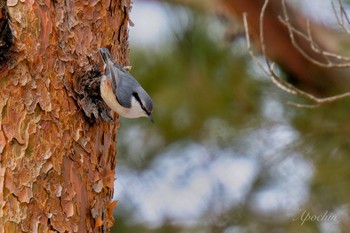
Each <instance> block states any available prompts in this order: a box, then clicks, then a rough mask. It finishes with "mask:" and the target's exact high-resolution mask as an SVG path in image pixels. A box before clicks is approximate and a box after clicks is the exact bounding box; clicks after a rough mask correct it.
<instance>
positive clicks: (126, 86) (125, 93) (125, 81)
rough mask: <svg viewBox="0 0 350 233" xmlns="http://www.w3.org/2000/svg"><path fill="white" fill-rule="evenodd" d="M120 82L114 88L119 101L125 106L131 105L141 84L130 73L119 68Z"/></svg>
mask: <svg viewBox="0 0 350 233" xmlns="http://www.w3.org/2000/svg"><path fill="white" fill-rule="evenodd" d="M118 75H119V79H118V80H119V83H118V84H116V85H115V87H116V88H113V90H114V94H115V95H116V96H117V99H118V102H119V103H120V105H122V106H123V107H125V108H130V107H131V97H132V96H133V94H134V92H135V91H136V89H137V88H138V87H140V84H139V83H138V82H137V81H136V79H134V78H133V77H132V76H131V75H130V74H129V73H126V72H123V71H120V70H118ZM135 88H136V89H135Z"/></svg>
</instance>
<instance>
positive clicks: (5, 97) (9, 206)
mask: <svg viewBox="0 0 350 233" xmlns="http://www.w3.org/2000/svg"><path fill="white" fill-rule="evenodd" d="M0 5H1V8H2V11H1V14H0V29H1V32H0V65H1V67H0V233H1V232H50V231H54V232H108V231H109V228H110V226H111V225H112V224H113V215H112V212H113V208H114V207H115V205H116V202H111V198H112V196H113V183H114V174H115V166H116V157H115V156H116V134H117V128H118V126H119V122H118V120H117V118H116V116H114V115H113V116H112V118H113V119H115V120H112V121H106V120H105V119H106V118H107V117H100V116H99V115H98V114H92V115H90V116H89V114H87V115H86V113H87V112H90V113H101V115H103V114H102V113H104V114H105V113H106V109H105V106H102V107H101V106H100V107H99V106H98V105H99V104H100V102H99V96H98V95H97V94H98V93H97V94H96V91H97V92H98V88H97V89H96V88H92V89H91V90H90V89H89V88H88V86H86V88H85V87H84V88H81V87H80V86H79V85H81V83H82V82H80V81H79V80H81V79H86V78H88V77H90V76H91V77H92V78H95V80H97V81H98V78H99V76H98V74H99V71H98V70H99V69H98V68H97V67H99V66H98V65H97V64H99V62H100V58H99V56H98V54H97V49H98V48H99V47H106V46H107V47H110V48H111V49H112V55H114V57H115V58H116V60H117V61H118V62H119V63H121V64H127V63H128V54H129V51H128V32H127V24H128V12H129V9H130V1H128V0H117V1H108V0H106V1H103V0H102V1H96V0H91V1H78V0H77V1H73V0H56V1H49V0H42V1H34V0H28V1H22V0H21V1H18V0H8V1H4V0H0ZM7 19H8V23H9V28H11V30H8V32H10V33H11V34H12V36H11V34H8V32H4V30H5V28H6V27H4V26H3V24H6V22H7ZM4 35H5V36H4ZM6 38H7V39H6ZM9 38H10V40H9ZM6 41H10V42H11V41H12V42H11V43H7V44H6ZM4 45H7V47H4ZM6 48H7V49H6ZM82 77H83V78H82ZM92 86H93V87H95V86H96V85H92ZM89 96H90V97H89ZM87 100H88V101H87ZM96 103H98V104H96ZM94 104H95V105H96V106H95V105H94ZM94 107H96V108H97V110H96V109H95V110H94V109H93V108H94ZM82 109H84V111H83V110H82ZM86 109H87V110H86Z"/></svg>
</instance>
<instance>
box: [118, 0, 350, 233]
mask: <svg viewBox="0 0 350 233" xmlns="http://www.w3.org/2000/svg"><path fill="white" fill-rule="evenodd" d="M189 2H191V1H189ZM204 2H206V1H203V4H204ZM288 3H289V4H291V5H292V6H293V7H294V9H296V10H297V12H299V13H300V14H303V15H305V16H306V17H309V18H310V19H312V20H314V21H316V22H317V23H320V24H322V25H325V26H327V27H331V28H332V30H333V27H334V26H335V25H336V17H335V16H334V12H333V10H332V5H331V1H328V0H317V1H316V0H312V1H304V2H303V1H296V0H294V1H288ZM344 7H345V9H347V5H346V3H344ZM131 21H132V22H133V23H134V26H133V27H130V52H131V53H130V63H131V65H132V70H131V73H132V74H133V75H134V76H135V77H136V78H137V79H138V80H139V82H140V83H141V84H142V85H143V87H144V88H145V89H146V90H147V91H148V92H149V94H150V95H151V96H152V98H153V101H154V113H153V114H154V119H155V124H151V123H150V122H149V121H147V119H137V120H130V119H123V118H122V119H121V127H120V129H119V132H118V157H117V159H118V164H117V174H116V182H115V199H116V200H118V206H117V208H116V211H115V218H116V221H115V225H114V227H113V229H112V232H118V233H128V232H133V233H150V232H158V233H248V232H262V233H265V232H267V233H283V232H303V233H308V232H322V233H337V232H349V229H350V214H349V210H350V208H349V203H350V185H349V184H350V169H349V167H350V121H349V119H350V111H349V107H350V100H349V99H343V100H340V101H337V102H334V103H331V104H327V105H322V106H321V107H318V108H314V109H307V108H297V107H295V106H291V105H288V104H287V102H288V101H295V102H302V103H303V102H305V100H303V99H302V98H299V97H295V96H291V95H290V94H288V93H285V92H283V91H282V90H280V89H279V88H277V87H276V86H275V85H274V84H273V83H272V82H271V81H270V79H269V77H267V76H266V74H264V73H263V72H262V70H261V68H260V67H258V66H257V65H256V64H255V62H254V61H253V60H252V58H251V57H250V56H249V54H248V51H247V45H246V40H245V37H244V33H242V29H241V26H240V24H239V22H237V24H229V25H228V24H227V20H226V19H225V18H224V17H223V16H222V15H219V14H216V13H213V12H211V11H210V10H208V9H204V7H202V6H201V5H192V4H186V1H183V2H181V1H179V2H176V3H174V2H164V1H141V0H134V4H133V8H132V11H131ZM334 30H337V29H334ZM228 34H229V35H230V36H228ZM348 48H349V47H348ZM348 48H347V47H346V46H345V45H344V48H343V49H344V50H346V49H348ZM279 74H281V76H283V77H287V76H288V71H285V70H283V69H281V70H280V71H279ZM320 82H322V79H320ZM347 82H350V81H347ZM325 85H328V84H327V83H326V84H325ZM131 141H132V143H131ZM308 216H309V218H308ZM320 216H324V218H322V219H321V217H320ZM316 217H317V218H316ZM327 217H328V218H327Z"/></svg>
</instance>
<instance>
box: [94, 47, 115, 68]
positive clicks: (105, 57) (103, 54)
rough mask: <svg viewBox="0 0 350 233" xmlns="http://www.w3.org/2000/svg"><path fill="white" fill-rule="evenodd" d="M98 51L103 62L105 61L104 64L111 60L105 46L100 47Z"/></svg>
mask: <svg viewBox="0 0 350 233" xmlns="http://www.w3.org/2000/svg"><path fill="white" fill-rule="evenodd" d="M98 51H99V53H100V56H101V58H102V61H103V63H105V65H107V64H108V61H111V62H113V59H112V55H111V53H110V52H109V50H108V49H107V48H100V49H98Z"/></svg>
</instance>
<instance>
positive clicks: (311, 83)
mask: <svg viewBox="0 0 350 233" xmlns="http://www.w3.org/2000/svg"><path fill="white" fill-rule="evenodd" d="M164 1H166V2H170V3H177V4H183V5H187V6H191V7H194V8H196V9H201V10H205V11H207V12H210V13H211V12H213V11H214V12H216V13H218V14H220V15H224V17H225V18H226V19H228V20H229V21H230V22H233V23H237V22H239V23H240V24H241V25H243V14H246V15H247V24H248V26H249V34H250V38H251V39H252V43H254V45H255V47H257V48H260V49H261V47H262V45H261V44H260V39H259V36H260V35H259V33H260V32H259V28H260V12H261V9H262V6H263V4H264V2H265V1H264V0H250V1H246V0H235V1H232V0H216V1H199V0H164ZM338 3H340V4H338V5H340V10H339V12H340V13H338V14H336V15H335V17H336V18H337V20H338V22H339V24H340V25H343V27H344V28H345V26H344V24H346V23H348V21H347V16H346V14H345V10H344V7H343V6H342V5H341V2H340V0H338ZM333 6H334V5H333ZM333 8H334V11H335V12H336V10H335V8H336V7H335V6H334V7H333ZM229 27H230V26H229ZM263 27H264V32H265V33H264V37H265V38H264V42H265V45H264V46H265V47H266V53H265V55H266V56H267V58H269V59H271V60H273V61H275V62H276V63H277V64H278V65H279V66H280V67H281V68H283V69H284V71H285V72H286V73H287V76H288V77H287V78H288V81H289V82H290V83H292V84H293V85H295V86H297V87H298V88H300V89H302V90H305V91H308V92H310V93H313V94H315V95H318V96H325V95H329V94H330V93H334V90H339V89H341V90H345V89H346V87H348V86H350V82H349V80H348V78H347V77H348V73H349V71H350V70H349V69H345V68H348V65H347V63H348V62H349V60H348V58H346V57H344V56H341V55H340V54H341V52H342V50H344V46H342V43H343V42H344V41H343V39H344V38H343V35H342V34H341V33H339V32H337V31H335V30H334V29H331V28H328V27H325V26H323V25H321V24H320V23H318V22H315V21H312V20H308V19H307V18H306V17H305V16H304V15H303V14H302V13H301V12H299V11H298V10H297V9H295V8H292V7H291V6H289V5H288V4H286V3H285V2H284V1H282V0H272V1H270V2H269V4H268V5H267V7H266V11H265V16H264V22H263ZM229 29H230V28H228V30H229ZM345 31H346V30H345ZM330 68H342V69H330Z"/></svg>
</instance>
